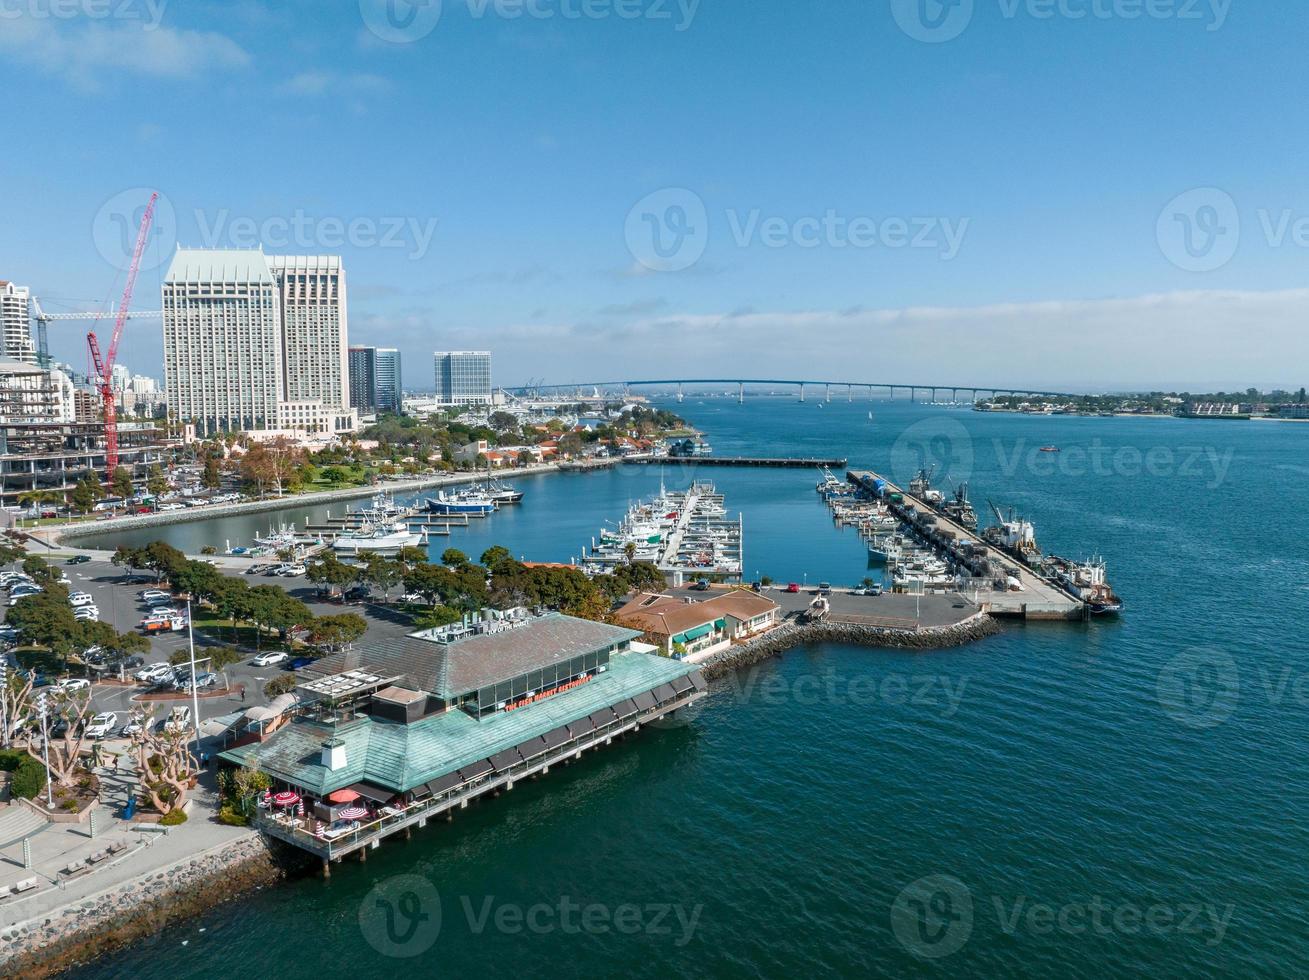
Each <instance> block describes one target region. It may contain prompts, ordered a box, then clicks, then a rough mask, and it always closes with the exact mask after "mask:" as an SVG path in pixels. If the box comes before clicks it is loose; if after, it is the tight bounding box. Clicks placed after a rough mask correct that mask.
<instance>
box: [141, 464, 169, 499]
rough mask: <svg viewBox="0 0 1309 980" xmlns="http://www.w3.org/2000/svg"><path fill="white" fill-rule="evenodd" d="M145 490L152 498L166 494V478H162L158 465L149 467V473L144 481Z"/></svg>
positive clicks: (162, 474)
mask: <svg viewBox="0 0 1309 980" xmlns="http://www.w3.org/2000/svg"><path fill="white" fill-rule="evenodd" d="M145 488H146V490H148V491H150V494H151V496H154V497H158V496H159V495H160V494H163V493H167V492H168V478H167V477H166V476H164V471H163V470H162V469H160V467H159V464H158V463H155V464H154V465H153V466H151V467H150V472H149V474H148V475H147V476H146V480H145Z"/></svg>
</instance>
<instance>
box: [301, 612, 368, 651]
mask: <svg viewBox="0 0 1309 980" xmlns="http://www.w3.org/2000/svg"><path fill="white" fill-rule="evenodd" d="M367 632H368V620H366V619H364V617H363V616H360V615H357V614H356V613H341V614H340V615H336V616H318V617H315V618H314V620H313V622H311V623H310V624H309V640H310V642H311V643H313V644H314V645H315V646H319V647H322V648H323V649H324V650H326V651H327V652H328V653H337V652H338V651H341V650H347V649H349V647H350V645H351V644H352V643H354V642H355V641H356V640H359V639H361V638H362V637H363V635H364V634H365V633H367Z"/></svg>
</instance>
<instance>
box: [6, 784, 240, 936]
mask: <svg viewBox="0 0 1309 980" xmlns="http://www.w3.org/2000/svg"><path fill="white" fill-rule="evenodd" d="M97 774H98V775H99V776H100V779H101V783H102V786H103V789H102V792H101V797H102V799H103V800H104V801H105V802H104V803H103V804H101V805H100V806H98V807H97V809H96V814H95V816H96V836H95V837H94V838H92V837H91V829H90V823H89V821H88V822H87V823H84V824H50V825H49V826H47V827H46V828H45V829H43V830H41V831H39V832H38V833H36V834H33V835H32V836H30V837H28V838H27V840H28V844H29V846H30V848H31V854H32V867H31V868H24V867H23V845H22V843H21V842H16V843H13V844H10V845H8V846H6V847H4V848H0V886H4V885H12V884H14V883H15V882H18V881H22V880H23V879H26V878H32V877H35V878H37V879H38V880H39V881H40V887H39V888H37V889H36V890H34V891H30V892H26V893H24V894H22V895H16V896H12V897H10V898H6V899H0V931H8V930H9V929H11V928H12V927H14V926H17V925H23V924H29V923H31V922H32V920H37V921H40V920H43V919H47V918H50V917H52V916H53V915H54V914H55V913H58V912H59V911H60V910H61V909H63V908H64V907H65V906H69V905H74V904H79V903H83V902H86V901H87V900H88V899H91V898H94V897H97V896H99V895H101V894H102V893H104V892H106V891H109V890H112V889H114V888H117V887H119V886H121V885H123V884H126V883H128V882H130V881H132V880H133V879H137V878H143V877H145V876H147V875H154V874H156V873H158V872H160V871H163V870H165V869H166V868H168V867H170V866H172V865H174V864H176V863H178V862H182V861H191V860H193V859H195V858H197V857H199V856H201V855H202V854H203V853H205V852H207V851H211V850H213V849H215V848H226V847H229V846H231V845H232V844H233V843H235V842H236V841H239V840H242V839H244V838H248V837H252V836H254V835H255V831H253V830H251V829H250V828H248V827H229V826H226V825H225V824H220V823H217V822H216V821H215V820H214V819H213V817H214V814H215V812H216V804H217V793H216V790H215V786H214V776H213V773H212V772H206V773H203V774H202V775H201V785H200V786H198V787H197V788H196V790H195V793H194V794H193V795H192V797H191V800H192V802H191V807H190V817H189V819H188V820H187V822H186V823H184V824H182V825H181V826H179V827H171V828H166V830H165V829H151V830H142V829H141V828H142V827H143V826H145V825H142V824H132V823H128V822H125V821H123V820H120V819H118V817H117V814H118V813H119V812H120V811H121V809H122V804H123V802H124V801H125V800H126V798H127V791H128V788H129V786H130V785H131V784H132V783H133V782H134V778H135V777H134V773H131V772H120V773H118V774H114V773H111V772H109V771H108V770H100V771H98V773H97ZM11 805H13V806H20V805H21V804H18V803H14V804H11ZM115 842H123V843H126V844H127V845H128V849H127V850H125V851H123V852H122V853H120V854H118V855H116V856H115V857H113V858H111V859H109V860H107V861H105V862H103V863H102V864H100V865H98V866H96V867H94V868H92V869H90V870H88V871H84V872H81V873H80V874H78V875H77V876H76V877H74V878H71V879H70V878H68V877H67V876H66V875H61V874H60V871H61V869H63V868H64V867H66V866H67V865H69V864H70V863H71V862H73V861H78V860H84V859H85V858H87V857H89V856H90V855H91V854H93V853H95V852H97V851H103V850H104V849H105V848H107V847H108V846H109V845H110V844H113V843H115Z"/></svg>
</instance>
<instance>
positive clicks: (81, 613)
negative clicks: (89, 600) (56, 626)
mask: <svg viewBox="0 0 1309 980" xmlns="http://www.w3.org/2000/svg"><path fill="white" fill-rule="evenodd" d="M73 618H74V619H76V620H77V621H78V622H85V621H86V620H93V619H99V618H100V607H99V606H78V607H77V608H76V609H74V610H73Z"/></svg>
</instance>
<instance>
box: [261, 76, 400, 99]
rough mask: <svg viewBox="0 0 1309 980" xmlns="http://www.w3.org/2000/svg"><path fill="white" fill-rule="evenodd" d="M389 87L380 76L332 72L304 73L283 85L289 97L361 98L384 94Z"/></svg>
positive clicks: (388, 83)
mask: <svg viewBox="0 0 1309 980" xmlns="http://www.w3.org/2000/svg"><path fill="white" fill-rule="evenodd" d="M389 87H390V82H388V81H387V80H386V79H385V78H382V77H381V76H380V75H370V74H368V73H366V72H353V73H350V74H338V73H336V72H330V71H302V72H300V73H299V74H298V75H294V76H292V77H291V78H290V79H289V80H288V81H287V82H286V83H285V84H284V85H282V91H283V92H285V93H286V94H288V95H304V96H318V95H328V94H339V95H354V96H359V95H370V94H373V93H376V92H384V91H386V89H388V88H389Z"/></svg>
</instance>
